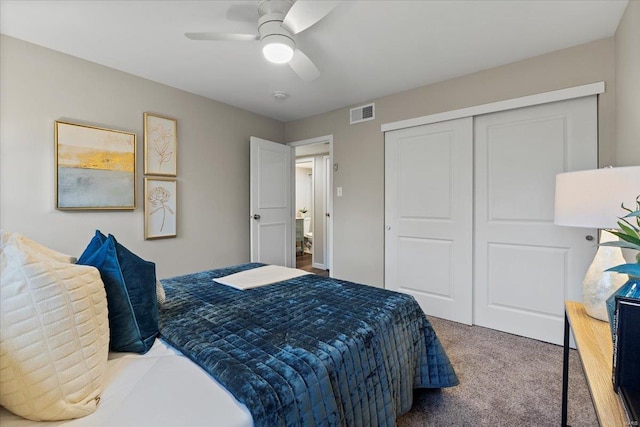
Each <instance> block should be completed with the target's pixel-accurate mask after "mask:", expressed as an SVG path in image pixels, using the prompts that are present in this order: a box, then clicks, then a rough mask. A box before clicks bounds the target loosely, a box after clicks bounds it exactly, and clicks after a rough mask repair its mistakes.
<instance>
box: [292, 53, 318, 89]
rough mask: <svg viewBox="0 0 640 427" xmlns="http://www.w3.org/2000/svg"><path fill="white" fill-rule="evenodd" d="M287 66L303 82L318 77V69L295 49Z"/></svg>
mask: <svg viewBox="0 0 640 427" xmlns="http://www.w3.org/2000/svg"><path fill="white" fill-rule="evenodd" d="M289 65H290V66H291V68H292V69H293V71H295V72H296V74H297V75H299V76H300V78H301V79H302V80H304V81H305V82H310V81H312V80H315V79H317V78H318V77H319V76H320V70H318V67H316V65H315V64H314V63H313V61H311V60H310V59H309V57H308V56H307V55H305V54H304V53H303V52H302V51H301V50H300V49H296V51H295V52H294V53H293V58H291V61H289Z"/></svg>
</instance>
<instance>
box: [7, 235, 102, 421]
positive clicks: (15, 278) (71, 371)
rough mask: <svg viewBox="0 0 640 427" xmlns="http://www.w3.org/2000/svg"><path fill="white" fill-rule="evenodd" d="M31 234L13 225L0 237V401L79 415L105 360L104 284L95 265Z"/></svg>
mask: <svg viewBox="0 0 640 427" xmlns="http://www.w3.org/2000/svg"><path fill="white" fill-rule="evenodd" d="M30 242H32V241H29V240H28V239H25V238H23V237H22V236H20V235H19V234H16V233H14V234H10V233H4V234H2V240H1V242H0V404H1V405H2V406H4V407H5V408H7V409H8V410H10V411H12V412H14V413H15V414H17V415H20V416H23V417H25V418H29V419H32V420H37V421H41V420H64V419H71V418H78V417H83V416H85V415H88V414H90V413H92V412H93V411H95V409H96V407H97V405H98V402H99V400H100V393H101V392H102V383H103V378H104V376H105V372H106V367H107V357H108V351H109V323H108V320H107V299H106V294H105V290H104V284H103V283H102V280H101V279H100V273H99V272H98V270H97V269H95V268H93V267H88V266H81V265H75V264H70V263H68V262H63V261H61V260H60V259H59V258H58V257H57V256H52V254H51V253H48V251H42V252H40V251H38V248H37V246H34V245H32V244H30ZM53 255H55V253H54V254H53Z"/></svg>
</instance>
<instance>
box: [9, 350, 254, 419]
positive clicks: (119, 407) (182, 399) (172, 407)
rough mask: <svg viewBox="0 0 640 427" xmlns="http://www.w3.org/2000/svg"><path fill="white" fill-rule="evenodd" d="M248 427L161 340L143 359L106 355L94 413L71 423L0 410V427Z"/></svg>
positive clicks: (216, 389) (219, 392) (244, 414)
mask: <svg viewBox="0 0 640 427" xmlns="http://www.w3.org/2000/svg"><path fill="white" fill-rule="evenodd" d="M40 425H42V426H47V427H57V426H65V427H80V426H82V427H98V426H101V427H107V426H109V427H113V426H118V427H126V426H131V427H147V426H148V427H151V426H153V427H158V426H213V425H216V426H225V427H251V426H253V419H252V417H251V414H250V413H249V411H248V410H247V408H246V407H245V406H244V405H243V404H241V403H239V402H238V401H237V400H236V399H235V398H234V397H233V395H231V394H230V393H229V392H228V391H227V390H226V389H225V388H224V387H222V386H221V385H220V384H219V383H218V382H217V381H215V380H214V379H213V378H211V376H209V375H208V374H207V373H206V372H205V371H203V370H202V369H201V368H200V367H199V366H197V365H196V364H194V363H193V362H191V361H190V360H189V359H187V358H186V357H184V356H183V355H182V354H180V352H178V351H177V350H175V349H174V348H173V347H170V346H169V345H167V344H166V343H165V342H164V341H162V340H160V339H157V340H156V342H155V344H154V345H153V347H152V348H151V350H149V352H148V353H146V354H144V355H138V354H132V353H110V355H109V361H108V363H107V375H106V381H105V385H104V391H103V393H102V399H101V401H100V405H99V406H98V409H97V410H96V411H95V412H94V413H93V414H91V415H89V416H87V417H84V418H78V419H75V420H69V421H54V422H36V421H30V420H26V419H24V418H21V417H18V416H17V415H14V414H12V413H11V412H9V411H7V410H6V409H4V408H2V407H0V426H2V427H26V426H40Z"/></svg>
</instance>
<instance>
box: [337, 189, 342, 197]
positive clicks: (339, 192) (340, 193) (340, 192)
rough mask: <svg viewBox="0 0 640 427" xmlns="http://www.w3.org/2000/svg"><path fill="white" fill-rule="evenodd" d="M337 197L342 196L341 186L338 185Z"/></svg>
mask: <svg viewBox="0 0 640 427" xmlns="http://www.w3.org/2000/svg"><path fill="white" fill-rule="evenodd" d="M338 197H342V187H338Z"/></svg>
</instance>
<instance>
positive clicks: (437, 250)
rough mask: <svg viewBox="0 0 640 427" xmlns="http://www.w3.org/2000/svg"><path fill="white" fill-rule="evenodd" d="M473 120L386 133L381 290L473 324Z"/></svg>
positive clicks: (429, 309) (445, 315)
mask: <svg viewBox="0 0 640 427" xmlns="http://www.w3.org/2000/svg"><path fill="white" fill-rule="evenodd" d="M472 168H473V146H472V119H471V118H465V119H459V120H452V121H448V122H442V123H436V124H430V125H424V126H419V127H414V128H408V129H402V130H398V131H393V132H388V133H386V134H385V223H386V231H385V287H386V288H388V289H393V290H397V291H400V292H406V293H408V294H410V295H413V296H414V297H415V298H416V300H417V301H418V303H419V304H420V306H421V307H422V309H423V310H424V311H425V313H426V314H428V315H434V316H437V317H442V318H445V319H450V320H455V321H458V322H463V323H467V324H471V320H472V315H471V314H472V292H473V291H472V288H471V285H472V284H471V271H472V240H471V234H472V224H473V221H472V191H473V185H472Z"/></svg>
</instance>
